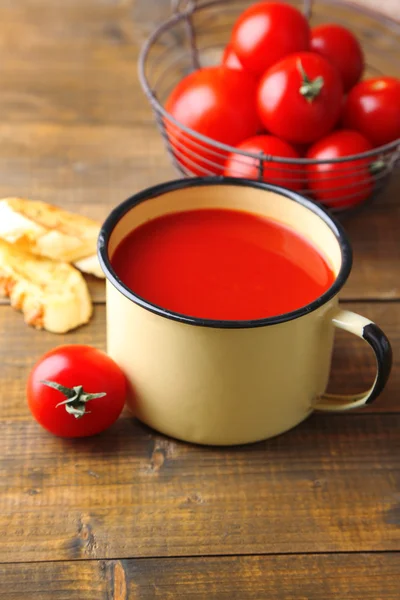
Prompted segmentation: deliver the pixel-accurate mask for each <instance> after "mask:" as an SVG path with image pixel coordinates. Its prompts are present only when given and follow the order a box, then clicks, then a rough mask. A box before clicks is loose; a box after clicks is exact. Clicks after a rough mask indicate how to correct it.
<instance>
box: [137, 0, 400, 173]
mask: <svg viewBox="0 0 400 600" xmlns="http://www.w3.org/2000/svg"><path fill="white" fill-rule="evenodd" d="M224 1H226V0H205V1H203V2H199V3H194V5H193V6H192V7H190V8H189V9H188V10H183V11H180V12H176V13H175V14H172V16H171V17H170V18H168V19H166V20H165V21H163V22H162V23H160V25H159V26H158V27H156V28H155V29H154V31H153V32H152V33H151V34H150V35H149V36H148V38H147V40H146V41H145V42H144V44H143V45H142V48H141V50H140V53H139V59H138V76H139V81H140V84H141V87H142V89H143V91H144V93H145V94H146V96H147V98H148V100H149V102H150V104H151V106H152V108H153V110H154V111H155V112H156V113H157V114H158V115H161V117H162V121H163V122H164V120H167V121H169V122H170V123H172V124H173V125H175V127H177V128H178V129H180V130H181V131H183V132H184V133H186V134H188V135H190V136H191V137H192V138H194V140H196V141H199V142H202V143H203V144H207V145H208V146H211V147H213V148H216V149H217V150H220V151H222V152H224V153H227V154H231V153H238V154H240V155H241V156H244V157H248V158H253V159H256V160H262V161H266V162H267V161H269V162H273V161H276V162H280V163H282V164H288V165H291V164H297V165H321V164H332V163H335V164H336V163H348V162H351V161H354V160H362V159H368V158H371V157H375V158H376V159H377V158H379V155H381V154H386V155H387V154H388V153H391V155H390V158H389V160H390V161H392V165H391V166H395V164H396V162H397V160H398V159H399V158H400V137H399V138H397V139H396V140H393V141H392V142H389V143H388V144H384V145H381V146H377V147H376V148H373V149H372V150H368V151H366V152H360V153H358V154H350V155H348V156H345V157H341V158H335V159H327V160H320V159H310V158H300V157H299V158H287V157H283V156H278V155H271V156H269V155H264V154H262V153H257V154H255V153H252V152H247V151H244V150H241V149H238V148H237V147H236V146H230V145H228V144H224V143H222V142H218V141H216V140H214V139H213V138H211V137H208V136H205V135H203V134H201V133H198V132H197V131H195V130H194V129H191V128H190V127H187V126H186V125H184V124H183V123H181V122H180V121H178V120H177V119H175V118H174V117H173V116H172V115H171V114H170V113H169V112H168V111H166V110H165V108H164V107H163V105H162V104H161V102H160V101H159V100H158V98H157V95H156V93H155V91H154V90H152V88H151V86H150V82H149V80H148V78H147V75H146V66H147V59H148V55H149V52H150V50H151V47H152V45H153V44H154V43H155V42H156V41H157V40H158V38H159V37H160V36H161V35H162V34H163V33H165V32H166V31H168V30H169V29H170V28H171V27H173V26H174V25H176V24H177V23H179V22H181V21H184V20H187V18H188V17H190V15H191V14H192V13H194V12H198V11H201V10H204V9H207V8H209V7H212V6H217V5H219V4H221V2H224ZM321 1H322V2H323V3H324V4H328V5H335V4H336V5H339V6H343V7H347V8H350V9H352V10H354V11H355V12H358V13H360V14H366V15H368V16H370V17H371V18H376V19H377V20H378V21H380V22H381V23H383V24H385V25H386V26H390V27H391V28H393V29H394V30H395V32H396V33H397V34H399V35H400V23H399V22H398V21H395V20H392V19H390V18H389V17H387V16H386V15H382V14H380V13H378V12H377V11H375V10H373V9H370V8H366V7H359V6H357V5H355V4H353V3H352V2H348V1H346V0H321ZM303 3H304V4H305V5H307V0H305V2H303ZM313 3H314V0H311V2H310V4H311V6H312V4H313ZM214 66H215V67H218V66H220V65H214ZM207 68H209V67H207ZM161 126H162V125H161ZM333 132H334V130H333V131H331V132H330V133H328V134H327V135H330V134H331V133H333ZM255 135H256V134H255ZM260 135H273V134H270V133H268V132H266V133H264V134H260ZM253 137H255V136H253ZM388 166H389V165H388Z"/></svg>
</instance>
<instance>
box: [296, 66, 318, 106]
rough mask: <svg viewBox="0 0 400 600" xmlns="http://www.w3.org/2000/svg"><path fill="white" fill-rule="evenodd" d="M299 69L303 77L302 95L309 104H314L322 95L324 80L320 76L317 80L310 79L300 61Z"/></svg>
mask: <svg viewBox="0 0 400 600" xmlns="http://www.w3.org/2000/svg"><path fill="white" fill-rule="evenodd" d="M297 68H298V70H299V72H300V75H301V86H300V94H301V95H302V96H304V98H305V99H306V100H307V102H312V101H313V100H314V99H315V98H316V97H317V96H319V94H320V93H321V90H322V88H323V87H324V78H323V77H322V76H321V75H319V76H318V77H316V78H315V79H310V78H309V76H308V75H307V73H306V72H305V70H304V67H303V65H302V62H301V60H300V59H299V60H298V62H297Z"/></svg>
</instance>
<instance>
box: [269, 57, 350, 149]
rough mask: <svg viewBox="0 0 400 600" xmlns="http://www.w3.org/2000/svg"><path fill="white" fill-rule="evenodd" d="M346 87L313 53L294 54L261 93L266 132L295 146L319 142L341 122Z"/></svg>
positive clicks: (272, 72)
mask: <svg viewBox="0 0 400 600" xmlns="http://www.w3.org/2000/svg"><path fill="white" fill-rule="evenodd" d="M342 96H343V87H342V82H341V79H340V76H339V73H338V71H337V69H336V68H335V67H334V66H332V65H331V64H330V63H329V62H328V61H327V60H326V59H325V58H322V56H319V55H318V54H312V53H311V52H302V53H299V54H292V55H291V56H288V57H287V58H284V59H283V60H281V61H280V62H279V63H277V64H276V65H274V66H273V67H272V68H271V69H269V70H268V71H267V72H266V73H265V75H264V76H263V78H262V79H261V82H260V86H259V89H258V110H259V114H260V117H261V120H262V122H263V124H264V126H265V128H266V129H267V130H268V131H270V132H271V133H273V134H274V135H277V136H278V137H281V138H283V139H285V140H287V141H288V142H292V143H294V144H307V143H312V142H315V141H316V140H317V139H319V138H320V137H321V136H323V135H326V134H327V133H328V132H329V131H330V130H331V129H332V128H333V127H334V125H335V123H336V121H337V120H338V119H339V116H340V112H341V107H342Z"/></svg>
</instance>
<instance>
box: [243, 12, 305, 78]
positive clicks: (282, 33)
mask: <svg viewBox="0 0 400 600" xmlns="http://www.w3.org/2000/svg"><path fill="white" fill-rule="evenodd" d="M231 40H232V47H233V50H234V52H235V53H236V55H237V57H238V58H239V60H240V62H241V63H242V65H243V66H244V68H245V69H248V70H249V71H251V72H252V73H254V74H255V75H256V76H257V77H259V76H261V75H262V74H263V73H264V71H266V69H269V67H271V66H272V65H273V64H275V63H276V62H277V61H278V60H281V59H282V58H284V57H285V56H287V55H288V54H292V53H293V52H302V51H303V50H308V49H309V47H310V28H309V25H308V22H307V19H306V18H305V17H304V15H302V14H301V12H300V11H299V10H298V9H297V8H295V7H294V6H290V5H288V4H283V3H280V2H258V3H257V4H254V5H253V6H250V7H249V8H248V9H247V10H245V11H244V12H243V13H242V14H241V15H240V17H239V18H238V20H237V21H236V23H235V25H234V28H233V32H232V38H231Z"/></svg>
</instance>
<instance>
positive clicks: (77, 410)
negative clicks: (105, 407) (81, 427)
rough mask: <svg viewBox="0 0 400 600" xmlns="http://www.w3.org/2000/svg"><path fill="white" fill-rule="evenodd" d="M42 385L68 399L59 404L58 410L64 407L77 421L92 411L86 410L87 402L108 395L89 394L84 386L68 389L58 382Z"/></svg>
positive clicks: (103, 393) (47, 382)
mask: <svg viewBox="0 0 400 600" xmlns="http://www.w3.org/2000/svg"><path fill="white" fill-rule="evenodd" d="M40 383H42V384H43V385H47V386H48V387H50V388H53V390H57V391H58V392H60V393H61V394H63V395H64V396H65V397H66V400H63V402H59V403H58V404H57V405H56V408H58V407H59V406H64V407H65V410H66V411H67V413H69V414H70V415H73V416H74V417H75V419H81V418H82V417H83V416H84V415H86V414H88V413H90V411H88V410H86V404H87V402H90V400H95V399H96V398H103V397H104V396H106V395H107V394H106V392H100V393H98V394H87V393H86V392H85V391H84V389H83V386H82V385H77V386H75V387H73V388H68V387H65V386H64V385H61V384H60V383H57V382H56V381H47V380H43V381H41V382H40Z"/></svg>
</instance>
